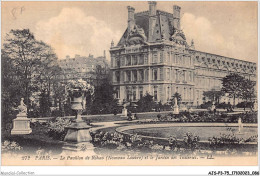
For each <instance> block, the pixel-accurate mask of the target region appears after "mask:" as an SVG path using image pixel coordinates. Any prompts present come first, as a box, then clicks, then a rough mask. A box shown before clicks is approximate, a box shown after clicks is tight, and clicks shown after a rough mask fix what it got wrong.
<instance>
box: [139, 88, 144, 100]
mask: <svg viewBox="0 0 260 176" xmlns="http://www.w3.org/2000/svg"><path fill="white" fill-rule="evenodd" d="M139 97H140V99H141V98H142V97H143V88H142V87H140V88H139Z"/></svg>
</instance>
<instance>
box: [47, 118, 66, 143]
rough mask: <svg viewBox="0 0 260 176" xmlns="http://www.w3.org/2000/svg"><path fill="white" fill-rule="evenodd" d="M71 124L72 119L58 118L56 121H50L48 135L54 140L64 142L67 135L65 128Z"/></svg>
mask: <svg viewBox="0 0 260 176" xmlns="http://www.w3.org/2000/svg"><path fill="white" fill-rule="evenodd" d="M70 124H71V121H70V119H65V118H61V117H57V118H56V119H55V120H54V121H50V122H49V123H48V125H47V126H48V128H49V131H48V135H49V136H50V137H52V138H53V139H58V140H63V139H64V137H65V135H66V134H67V130H66V128H65V127H67V126H69V125H70Z"/></svg>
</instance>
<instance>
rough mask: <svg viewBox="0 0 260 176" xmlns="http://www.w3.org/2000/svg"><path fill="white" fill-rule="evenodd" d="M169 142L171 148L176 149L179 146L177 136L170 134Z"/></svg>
mask: <svg viewBox="0 0 260 176" xmlns="http://www.w3.org/2000/svg"><path fill="white" fill-rule="evenodd" d="M168 142H169V146H170V149H171V150H174V149H175V148H176V147H177V138H176V137H175V136H170V137H169V138H168Z"/></svg>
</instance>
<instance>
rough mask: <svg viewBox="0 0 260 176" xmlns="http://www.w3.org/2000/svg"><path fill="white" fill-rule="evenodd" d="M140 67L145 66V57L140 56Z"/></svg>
mask: <svg viewBox="0 0 260 176" xmlns="http://www.w3.org/2000/svg"><path fill="white" fill-rule="evenodd" d="M138 64H139V65H143V64H144V55H143V54H142V55H140V57H139V63H138Z"/></svg>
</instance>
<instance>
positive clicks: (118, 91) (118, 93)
mask: <svg viewBox="0 0 260 176" xmlns="http://www.w3.org/2000/svg"><path fill="white" fill-rule="evenodd" d="M116 98H117V99H119V98H120V89H119V88H116Z"/></svg>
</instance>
